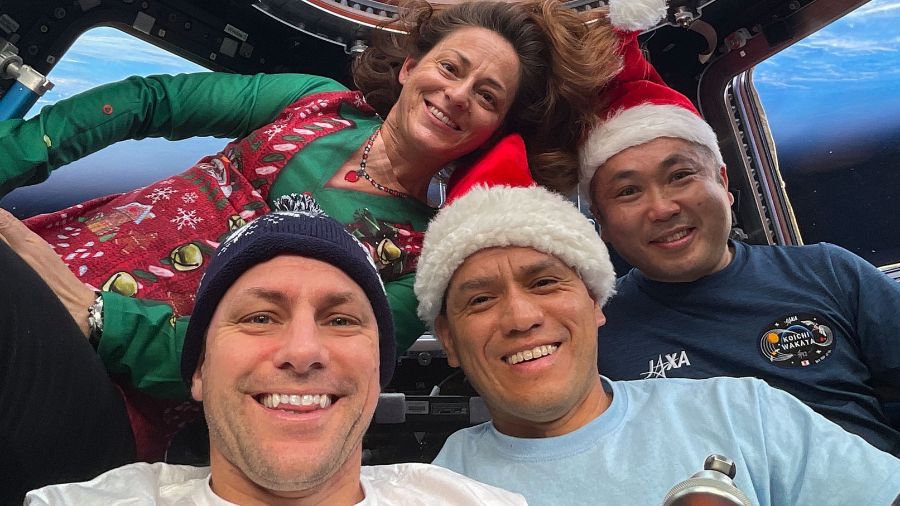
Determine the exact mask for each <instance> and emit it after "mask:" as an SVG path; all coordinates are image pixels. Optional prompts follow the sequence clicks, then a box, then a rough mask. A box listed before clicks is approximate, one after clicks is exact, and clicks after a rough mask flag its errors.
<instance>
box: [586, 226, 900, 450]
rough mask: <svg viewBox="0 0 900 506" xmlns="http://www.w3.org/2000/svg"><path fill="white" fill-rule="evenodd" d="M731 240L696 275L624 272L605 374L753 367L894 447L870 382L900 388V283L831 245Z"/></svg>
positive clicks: (672, 374)
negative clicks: (676, 278)
mask: <svg viewBox="0 0 900 506" xmlns="http://www.w3.org/2000/svg"><path fill="white" fill-rule="evenodd" d="M731 244H732V245H733V247H734V249H735V255H734V259H733V260H732V262H731V263H730V264H729V265H728V266H727V267H725V269H723V270H721V271H719V272H717V273H715V274H713V275H710V276H707V277H704V278H702V279H700V280H698V281H695V282H693V283H661V282H657V281H652V280H650V279H647V278H646V277H645V276H644V275H643V273H641V272H640V271H639V270H637V269H632V270H631V271H630V272H629V273H628V274H626V275H625V276H623V277H622V278H620V279H619V280H618V283H617V290H618V293H617V294H616V295H615V296H614V297H613V298H612V299H611V300H610V302H609V303H608V304H607V305H606V307H604V308H603V312H604V313H605V314H606V318H607V323H606V325H604V326H603V327H601V328H600V331H599V357H598V365H599V369H600V372H601V374H603V375H605V376H608V377H609V378H611V379H617V380H619V379H621V380H631V379H641V378H707V377H712V376H738V377H743V376H752V377H757V378H760V379H763V380H765V381H767V382H768V383H769V384H770V385H772V386H774V387H776V388H780V389H782V390H785V391H787V392H790V393H791V394H793V395H794V396H796V397H797V398H799V399H800V400H802V401H803V402H805V403H806V404H807V405H809V406H810V407H811V408H813V409H814V410H816V411H818V412H819V413H821V414H822V415H824V416H825V417H827V418H829V419H830V420H832V421H833V422H835V423H837V424H838V425H840V426H842V427H843V428H844V429H846V430H847V431H849V432H853V433H855V434H859V435H860V436H862V437H863V438H864V439H866V440H867V441H869V442H870V443H871V444H872V445H874V446H876V447H878V448H880V449H882V450H884V451H886V452H889V453H892V454H894V455H896V456H900V432H898V431H897V430H896V429H895V428H892V427H891V426H890V424H889V422H888V421H887V419H886V417H885V415H884V412H883V409H882V406H881V402H880V401H879V399H878V398H877V396H876V392H875V390H876V387H878V386H886V387H889V388H893V389H895V390H900V283H897V282H895V281H893V280H892V279H890V278H889V277H887V276H886V275H884V274H883V273H882V272H880V271H879V270H878V269H876V268H875V267H873V266H872V265H871V264H869V263H867V262H865V261H864V260H862V259H861V258H859V257H857V256H856V255H854V254H852V253H850V252H849V251H846V250H844V249H842V248H839V247H837V246H835V245H832V244H827V243H823V244H817V245H812V246H799V247H798V246H751V245H747V244H743V243H731ZM772 422H774V423H776V424H778V427H779V429H778V430H790V422H789V421H772ZM799 436H800V435H798V437H799Z"/></svg>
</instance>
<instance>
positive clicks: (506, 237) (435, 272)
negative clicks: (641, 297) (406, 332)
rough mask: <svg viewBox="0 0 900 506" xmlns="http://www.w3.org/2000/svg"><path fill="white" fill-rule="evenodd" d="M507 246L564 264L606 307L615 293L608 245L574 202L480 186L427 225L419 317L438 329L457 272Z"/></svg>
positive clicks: (542, 192) (540, 192)
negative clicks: (479, 256) (473, 259)
mask: <svg viewBox="0 0 900 506" xmlns="http://www.w3.org/2000/svg"><path fill="white" fill-rule="evenodd" d="M507 246H522V247H527V248H533V249H535V250H537V251H540V252H543V253H547V254H549V255H553V256H555V257H556V258H558V259H560V260H562V261H563V262H565V263H566V265H568V266H570V267H572V268H573V269H574V270H575V271H576V272H577V273H578V275H579V276H581V280H582V281H583V282H584V284H585V285H586V286H587V288H588V290H589V291H590V292H591V294H592V296H593V297H594V299H595V300H596V301H597V302H598V303H599V304H601V305H603V304H604V303H605V302H606V300H607V299H608V298H609V297H610V296H611V295H612V294H613V293H614V289H613V284H614V282H615V272H614V270H613V266H612V263H611V262H610V260H609V253H608V251H607V250H606V245H604V244H603V241H602V240H601V239H600V236H599V235H598V234H597V231H596V230H594V226H593V225H592V224H591V222H590V221H588V219H587V218H585V217H584V215H582V214H581V213H580V212H579V211H578V209H577V208H576V207H575V206H574V205H573V204H572V203H571V202H569V201H568V200H566V199H564V198H563V197H561V196H559V195H557V194H555V193H551V192H550V191H548V190H546V189H544V188H541V187H539V186H529V187H527V188H522V187H517V188H513V187H509V186H493V187H490V188H486V187H484V186H477V187H475V188H473V189H472V190H470V191H469V192H468V193H466V194H465V195H463V196H462V197H459V198H458V199H456V200H455V201H454V202H453V203H452V204H450V205H449V206H447V207H445V208H444V209H442V210H441V211H440V212H439V213H438V214H437V216H435V218H434V219H433V220H432V221H431V223H429V224H428V230H427V231H426V232H425V240H424V242H423V244H422V254H421V256H420V257H419V262H418V267H417V269H416V281H415V291H416V297H418V299H419V308H418V313H419V318H421V319H422V321H424V322H425V323H427V324H428V325H429V326H431V328H432V329H433V328H434V320H435V318H437V316H438V314H439V312H440V310H441V306H442V304H443V300H444V294H445V293H446V291H447V285H448V284H449V283H450V278H451V277H453V274H454V273H455V272H456V269H458V268H459V266H460V265H462V263H463V262H464V261H465V260H466V258H468V257H469V256H471V255H472V254H474V253H476V252H478V251H481V250H483V249H486V248H493V247H507Z"/></svg>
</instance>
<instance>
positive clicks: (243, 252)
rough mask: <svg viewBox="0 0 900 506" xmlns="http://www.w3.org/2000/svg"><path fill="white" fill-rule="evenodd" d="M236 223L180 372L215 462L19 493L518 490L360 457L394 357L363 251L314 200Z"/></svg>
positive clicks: (310, 494) (302, 495)
mask: <svg viewBox="0 0 900 506" xmlns="http://www.w3.org/2000/svg"><path fill="white" fill-rule="evenodd" d="M294 207H295V209H296V208H299V209H301V210H294V211H282V212H275V213H271V214H269V215H266V216H263V217H261V218H259V219H257V220H255V221H253V222H251V223H249V224H248V225H246V226H244V227H243V228H241V229H239V230H237V231H236V232H235V233H234V234H233V235H232V236H231V237H230V238H229V239H228V240H226V241H225V242H224V243H223V244H222V245H221V246H220V247H219V249H218V250H217V252H216V255H215V258H214V259H213V260H212V262H211V263H210V266H209V268H208V270H207V271H206V273H205V274H204V277H203V281H202V282H201V284H200V288H199V291H198V292H197V301H196V306H195V310H194V313H193V314H192V318H191V320H190V323H189V327H188V331H187V335H186V338H185V344H184V349H183V353H182V375H183V377H184V380H185V382H186V383H188V384H189V385H190V387H191V393H192V395H193V397H194V398H195V399H196V400H198V401H202V402H203V407H204V412H205V416H206V421H207V424H208V425H209V438H210V467H203V468H200V467H192V466H180V465H171V464H163V463H157V464H146V463H138V464H131V465H128V466H124V467H120V468H118V469H114V470H112V471H109V472H107V473H105V474H102V475H100V476H99V477H97V478H95V479H94V480H91V481H89V482H85V483H75V484H67V485H55V486H50V487H45V488H42V489H39V490H36V491H33V492H31V493H29V494H28V496H27V497H26V501H25V502H26V504H101V503H102V504H123V503H127V504H209V505H222V504H276V503H277V504H334V505H353V504H367V505H369V504H371V505H374V504H379V505H383V504H397V505H401V504H402V505H405V504H423V503H428V502H435V501H439V502H440V503H441V504H497V505H506V504H524V499H523V498H522V497H521V496H519V495H516V494H513V493H510V492H507V491H504V490H501V489H498V488H494V487H491V486H488V485H483V484H481V483H478V482H475V481H473V480H471V479H468V478H465V477H463V476H460V475H458V474H456V473H454V472H452V471H449V470H446V469H442V468H439V467H436V466H431V465H428V464H397V465H390V466H369V467H363V466H361V455H362V439H363V434H364V433H365V431H366V428H367V427H368V425H369V422H370V421H371V419H372V415H373V413H374V411H375V406H376V403H377V401H378V395H379V393H380V391H381V388H380V386H384V385H385V384H386V383H387V382H388V381H390V378H391V375H392V373H393V369H394V332H393V322H392V320H391V313H390V309H389V307H388V301H387V296H386V295H385V291H384V287H383V286H382V284H381V280H380V278H379V277H378V272H377V270H376V268H375V264H374V263H373V261H372V259H371V257H370V256H369V253H368V252H367V250H366V249H365V247H364V246H363V245H362V244H360V243H359V242H358V241H357V240H356V239H355V238H354V237H352V236H351V235H350V234H348V233H347V232H346V231H345V230H344V228H343V226H342V225H341V224H340V223H338V222H337V221H334V220H333V219H331V218H329V217H327V216H325V215H324V214H323V213H322V212H321V210H319V209H318V208H317V207H315V205H314V204H309V203H306V202H302V201H301V202H297V203H295V206H294Z"/></svg>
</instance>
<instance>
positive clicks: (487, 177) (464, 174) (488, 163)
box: [444, 134, 537, 205]
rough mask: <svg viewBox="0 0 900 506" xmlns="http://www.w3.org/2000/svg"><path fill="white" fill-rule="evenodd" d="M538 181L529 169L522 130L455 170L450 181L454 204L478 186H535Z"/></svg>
mask: <svg viewBox="0 0 900 506" xmlns="http://www.w3.org/2000/svg"><path fill="white" fill-rule="evenodd" d="M533 184H537V183H535V182H534V178H532V177H531V171H530V170H528V155H527V154H526V153H525V141H523V140H522V137H521V136H520V135H519V134H510V135H507V136H506V137H504V138H503V139H502V140H501V141H500V142H498V143H497V144H495V145H494V147H492V148H491V149H490V151H488V152H487V153H485V154H484V155H482V157H481V158H480V159H479V160H478V161H477V162H475V163H473V164H472V165H470V166H469V167H466V168H463V169H461V170H457V171H454V172H453V175H452V176H450V180H449V181H447V198H446V199H445V200H444V204H445V205H447V204H450V203H451V202H453V201H454V200H456V199H457V198H459V197H461V196H462V195H465V194H466V193H468V191H469V190H471V189H472V188H474V187H476V186H498V185H505V186H531V185H533Z"/></svg>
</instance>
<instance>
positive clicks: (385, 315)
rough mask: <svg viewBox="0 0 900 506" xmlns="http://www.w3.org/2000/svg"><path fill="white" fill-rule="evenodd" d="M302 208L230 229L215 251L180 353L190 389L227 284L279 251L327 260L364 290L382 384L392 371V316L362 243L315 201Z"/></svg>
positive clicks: (386, 380)
mask: <svg viewBox="0 0 900 506" xmlns="http://www.w3.org/2000/svg"><path fill="white" fill-rule="evenodd" d="M293 207H295V208H297V209H301V210H292V211H276V212H272V213H269V214H266V215H264V216H261V217H259V218H257V219H256V220H254V221H252V222H250V223H248V224H246V225H244V226H243V227H241V228H239V229H237V230H236V231H234V233H233V234H231V236H229V237H228V239H226V240H225V242H223V243H222V244H221V245H220V246H219V249H218V250H216V254H215V257H214V258H213V259H212V261H211V262H210V264H209V267H208V268H207V269H206V272H205V273H204V274H203V279H202V280H201V281H200V288H199V289H198V291H197V300H196V303H195V305H194V311H193V313H192V314H191V319H190V321H189V322H188V328H187V334H186V335H185V338H184V348H183V350H182V354H181V377H182V379H183V380H184V382H185V383H186V384H187V385H188V386H189V387H190V385H191V380H192V377H193V375H194V371H195V370H196V369H197V363H198V362H199V360H200V353H201V350H203V341H204V338H205V336H206V329H207V327H209V322H210V320H211V319H212V315H213V313H214V312H215V310H216V306H218V304H219V301H220V300H222V297H223V296H224V295H225V292H226V291H228V288H229V287H230V286H231V285H232V284H233V283H234V282H235V281H236V280H237V279H238V278H239V277H240V276H241V274H243V273H244V272H246V271H247V270H249V269H250V268H252V267H253V266H255V265H257V264H260V263H262V262H265V261H267V260H270V259H272V258H275V257H277V256H279V255H299V256H302V257H306V258H313V259H316V260H320V261H322V262H326V263H329V264H331V265H333V266H335V267H337V268H338V269H340V270H342V271H344V273H346V274H347V276H349V277H350V279H352V280H353V281H355V282H356V283H357V284H358V285H359V286H360V288H362V289H363V292H365V294H366V296H367V297H368V298H369V302H370V303H371V304H372V309H373V310H374V312H375V319H376V320H377V322H378V337H379V343H378V345H379V351H380V356H381V377H380V381H381V386H382V387H383V386H385V385H386V384H387V383H388V382H389V381H390V380H391V376H393V374H394V362H395V357H394V353H395V347H396V345H395V344H394V320H393V318H392V317H391V309H390V306H389V305H388V300H387V295H386V294H385V291H384V285H383V284H382V282H381V278H380V277H379V276H378V270H377V269H376V268H375V263H374V261H373V260H372V257H371V255H370V254H369V252H368V250H367V249H366V248H365V246H363V245H362V243H360V242H359V241H358V240H357V239H356V238H355V237H353V236H352V235H350V234H349V233H347V231H346V230H345V229H344V226H343V225H341V224H340V223H339V222H337V221H335V220H334V219H332V218H330V217H328V216H327V215H326V214H325V213H324V212H323V211H322V210H321V209H319V207H318V205H316V204H315V202H310V201H307V202H304V203H301V204H299V205H298V204H297V203H294V204H293Z"/></svg>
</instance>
